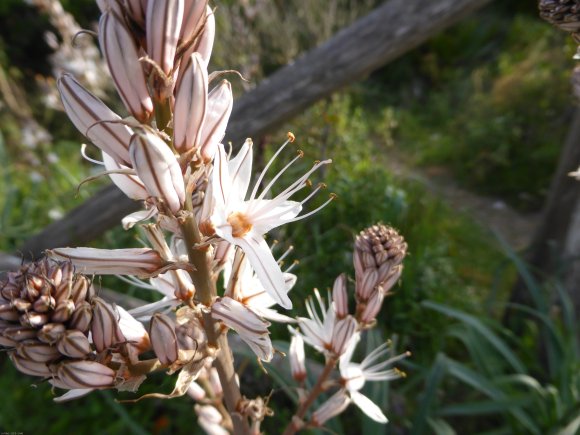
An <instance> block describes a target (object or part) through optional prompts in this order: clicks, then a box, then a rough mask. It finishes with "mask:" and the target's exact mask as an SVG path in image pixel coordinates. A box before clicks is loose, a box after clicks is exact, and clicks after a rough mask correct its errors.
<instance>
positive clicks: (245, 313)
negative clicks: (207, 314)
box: [211, 296, 274, 362]
mask: <svg viewBox="0 0 580 435" xmlns="http://www.w3.org/2000/svg"><path fill="white" fill-rule="evenodd" d="M211 316H212V317H213V318H214V319H216V320H221V321H222V322H223V323H224V324H225V325H226V326H228V327H230V328H232V329H233V330H235V331H236V332H237V333H238V335H239V336H240V338H241V339H242V340H244V341H245V342H246V343H247V344H248V346H250V348H251V349H252V350H253V351H254V353H255V354H256V355H257V356H258V358H260V359H261V360H262V361H266V362H270V361H271V360H272V358H273V356H274V349H273V347H272V341H271V340H270V332H269V331H268V327H269V326H270V323H269V322H268V321H266V320H264V319H262V318H261V317H259V316H258V315H257V314H256V313H254V312H253V311H252V310H250V309H249V308H248V307H246V306H245V305H243V304H241V303H240V302H238V301H236V300H234V299H232V298H229V297H227V296H226V297H223V298H218V299H217V300H216V301H215V302H214V303H213V305H212V306H211Z"/></svg>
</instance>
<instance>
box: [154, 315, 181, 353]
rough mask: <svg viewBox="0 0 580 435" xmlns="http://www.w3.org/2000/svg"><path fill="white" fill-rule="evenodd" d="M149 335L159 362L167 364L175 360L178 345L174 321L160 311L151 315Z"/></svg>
mask: <svg viewBox="0 0 580 435" xmlns="http://www.w3.org/2000/svg"><path fill="white" fill-rule="evenodd" d="M149 337H150V339H151V346H152V347H153V351H154V352H155V355H156V356H157V358H158V359H159V362H160V363H161V364H165V365H169V364H172V363H174V362H175V361H177V358H178V356H179V355H178V351H179V346H178V344H177V336H176V335H175V323H174V322H173V321H172V320H171V319H170V318H169V317H167V316H166V315H165V314H161V313H156V314H155V315H153V317H152V318H151V326H150V328H149Z"/></svg>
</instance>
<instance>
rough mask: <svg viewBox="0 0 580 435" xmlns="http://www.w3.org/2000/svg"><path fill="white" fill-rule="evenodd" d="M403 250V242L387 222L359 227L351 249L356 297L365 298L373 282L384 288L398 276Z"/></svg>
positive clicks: (390, 284) (360, 299)
mask: <svg viewBox="0 0 580 435" xmlns="http://www.w3.org/2000/svg"><path fill="white" fill-rule="evenodd" d="M406 253H407V243H405V240H404V239H403V237H402V236H401V235H399V233H398V232H397V231H396V230H395V229H393V228H391V227H389V226H386V225H373V226H372V227H369V228H367V229H365V230H364V231H361V233H360V234H359V235H358V236H357V238H356V241H355V251H354V266H355V271H356V298H357V301H358V302H365V301H367V300H368V298H369V297H370V296H371V294H372V292H373V290H374V289H375V288H376V287H377V286H381V287H382V289H383V291H384V292H387V291H388V290H389V289H390V287H391V286H392V285H393V284H394V283H395V282H396V281H397V280H398V279H399V276H400V274H401V270H402V265H401V263H402V261H403V259H404V257H405V255H406Z"/></svg>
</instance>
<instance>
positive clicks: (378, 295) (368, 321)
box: [357, 288, 385, 327]
mask: <svg viewBox="0 0 580 435" xmlns="http://www.w3.org/2000/svg"><path fill="white" fill-rule="evenodd" d="M384 299H385V293H384V292H383V291H382V289H381V288H376V289H374V290H373V291H372V293H371V295H370V297H369V298H368V300H367V301H366V302H364V303H361V304H360V305H359V307H360V308H359V310H358V311H357V318H358V321H359V322H360V323H361V324H362V326H363V327H366V326H370V325H372V324H373V323H374V321H375V319H376V318H377V315H378V314H379V311H380V310H381V307H382V305H383V300H384Z"/></svg>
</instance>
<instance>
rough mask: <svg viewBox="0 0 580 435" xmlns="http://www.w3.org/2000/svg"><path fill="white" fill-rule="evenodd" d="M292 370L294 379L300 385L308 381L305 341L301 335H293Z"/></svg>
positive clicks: (290, 352) (291, 343)
mask: <svg viewBox="0 0 580 435" xmlns="http://www.w3.org/2000/svg"><path fill="white" fill-rule="evenodd" d="M289 359H290V370H291V372H292V377H293V378H294V380H296V381H297V382H299V383H302V382H304V381H305V380H306V366H305V364H304V362H305V355H304V340H303V339H302V336H301V335H300V334H293V335H292V339H291V341H290V351H289Z"/></svg>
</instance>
